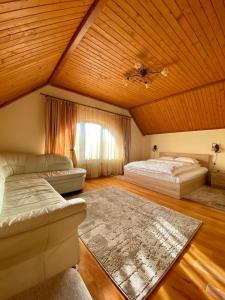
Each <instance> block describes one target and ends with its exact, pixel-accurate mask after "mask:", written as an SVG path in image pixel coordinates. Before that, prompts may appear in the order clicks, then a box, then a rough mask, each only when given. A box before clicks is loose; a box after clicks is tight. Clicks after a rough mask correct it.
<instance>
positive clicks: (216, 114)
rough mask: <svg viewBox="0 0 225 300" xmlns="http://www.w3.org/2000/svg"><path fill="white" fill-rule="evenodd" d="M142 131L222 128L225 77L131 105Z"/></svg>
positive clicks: (223, 125) (151, 132)
mask: <svg viewBox="0 0 225 300" xmlns="http://www.w3.org/2000/svg"><path fill="white" fill-rule="evenodd" d="M131 113H132V115H133V117H134V119H135V121H136V122H137V124H138V125H139V127H140V129H141V130H142V132H143V134H155V133H167V132H179V131H192V130H205V129H216V128H225V81H223V82H219V83H216V84H212V85H209V86H207V87H204V88H199V89H196V90H194V91H189V92H186V93H183V94H180V95H177V96H174V97H168V98H165V99H162V100H161V101H156V102H153V103H149V104H144V105H141V106H139V107H136V108H133V109H131Z"/></svg>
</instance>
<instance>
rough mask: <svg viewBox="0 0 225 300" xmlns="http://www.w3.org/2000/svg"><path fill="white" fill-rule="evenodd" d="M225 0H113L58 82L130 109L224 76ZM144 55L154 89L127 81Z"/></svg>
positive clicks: (90, 30) (78, 48)
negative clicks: (164, 71) (161, 72)
mask: <svg viewBox="0 0 225 300" xmlns="http://www.w3.org/2000/svg"><path fill="white" fill-rule="evenodd" d="M223 9H224V2H223V1H222V0H215V1H210V0H201V2H200V1H199V0H177V1H175V0H148V1H146V0H132V1H129V0H123V1H122V0H109V1H108V2H107V4H106V5H105V7H104V8H103V10H102V11H101V12H100V14H99V16H98V18H97V19H96V21H95V22H94V24H93V25H92V26H91V27H90V29H89V30H88V32H87V34H86V35H85V37H84V38H83V40H82V41H81V42H80V44H79V45H78V47H77V48H76V49H75V50H74V51H73V53H72V54H71V56H70V57H69V58H68V60H67V61H66V63H65V64H64V66H63V67H62V69H61V72H59V74H58V76H57V77H56V78H55V79H54V80H53V83H54V84H55V85H58V86H62V87H65V88H68V89H71V90H75V91H78V92H80V93H85V94H88V95H90V96H94V97H97V98H99V99H102V100H104V101H107V102H110V103H113V104H116V105H119V106H123V107H126V108H131V107H134V106H136V105H140V104H143V103H148V102H150V101H154V100H156V99H160V98H164V97H166V96H169V95H172V94H175V93H178V92H182V91H187V90H189V89H192V88H194V87H198V86H201V85H204V84H207V83H210V82H213V81H217V80H220V79H224V78H225V48H224V47H225V44H224V41H225V36H224V33H225V14H224V10H223ZM139 59H141V60H142V61H144V63H145V64H147V65H149V66H153V67H154V68H159V67H163V66H168V68H169V75H168V77H167V78H164V77H163V76H159V77H158V78H157V79H155V81H154V82H153V84H152V86H151V88H149V89H145V87H144V86H143V85H142V84H140V83H130V84H129V85H128V86H127V87H125V86H124V85H123V83H122V79H123V78H124V74H125V73H126V72H127V71H129V70H130V69H132V68H133V66H134V63H135V62H136V61H137V60H139Z"/></svg>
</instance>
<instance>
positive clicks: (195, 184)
mask: <svg viewBox="0 0 225 300" xmlns="http://www.w3.org/2000/svg"><path fill="white" fill-rule="evenodd" d="M161 156H172V157H191V158H195V159H197V160H198V161H199V162H200V164H201V166H203V167H206V168H209V166H210V160H211V155H208V154H192V153H175V152H160V153H159V157H161ZM124 180H126V181H128V182H130V183H133V184H136V185H139V186H142V187H144V188H147V189H150V190H153V191H156V192H159V193H162V194H165V195H168V196H172V197H174V198H176V199H181V198H183V197H184V196H185V195H187V194H189V193H191V192H192V191H194V190H196V189H198V188H199V187H201V186H202V185H204V184H205V183H206V180H207V174H203V175H200V176H198V177H196V178H194V179H190V180H187V181H185V182H181V183H175V182H169V181H165V180H160V179H157V178H150V177H148V176H144V175H140V174H136V173H135V172H129V171H124Z"/></svg>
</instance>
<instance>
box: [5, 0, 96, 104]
mask: <svg viewBox="0 0 225 300" xmlns="http://www.w3.org/2000/svg"><path fill="white" fill-rule="evenodd" d="M92 2H93V0H76V1H72V0H42V1H38V0H19V1H0V105H3V104H4V103H7V102H8V101H11V100H12V99H14V98H17V97H19V96H20V95H23V94H24V93H28V92H29V91H32V90H33V89H35V88H37V87H39V86H41V85H43V84H45V83H47V81H48V79H49V76H50V75H51V73H52V71H53V69H54V67H55V65H56V63H57V62H58V60H59V58H60V57H61V55H62V53H63V51H64V49H65V48H66V46H67V44H68V42H69V41H70V39H71V37H72V36H73V34H74V32H75V30H76V29H77V27H78V25H79V24H80V22H81V21H82V19H83V17H84V16H85V14H86V12H87V10H88V9H89V7H90V5H91V4H92Z"/></svg>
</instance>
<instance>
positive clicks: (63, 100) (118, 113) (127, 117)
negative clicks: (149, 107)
mask: <svg viewBox="0 0 225 300" xmlns="http://www.w3.org/2000/svg"><path fill="white" fill-rule="evenodd" d="M40 95H43V96H48V97H51V98H54V99H58V100H62V101H65V102H72V103H75V104H78V105H83V106H86V107H90V108H94V109H97V110H100V111H104V112H107V113H110V114H114V115H118V116H121V117H125V118H128V119H132V117H130V116H126V115H123V114H119V113H115V112H112V111H109V110H106V109H102V108H98V107H94V106H91V105H87V104H81V103H78V102H75V101H71V100H66V99H63V98H59V97H54V96H51V95H48V94H45V93H40Z"/></svg>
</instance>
